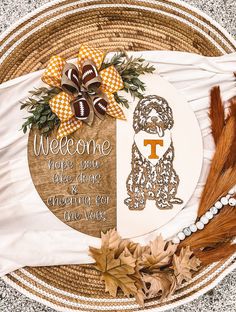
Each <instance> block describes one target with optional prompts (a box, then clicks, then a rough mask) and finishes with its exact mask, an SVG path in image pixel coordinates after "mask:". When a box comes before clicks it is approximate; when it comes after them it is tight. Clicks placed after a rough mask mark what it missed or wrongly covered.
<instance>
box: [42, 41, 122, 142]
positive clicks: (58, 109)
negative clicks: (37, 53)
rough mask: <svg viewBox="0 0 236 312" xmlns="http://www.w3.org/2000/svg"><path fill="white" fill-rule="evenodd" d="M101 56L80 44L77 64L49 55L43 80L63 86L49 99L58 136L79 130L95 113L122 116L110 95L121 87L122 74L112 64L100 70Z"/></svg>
mask: <svg viewBox="0 0 236 312" xmlns="http://www.w3.org/2000/svg"><path fill="white" fill-rule="evenodd" d="M104 56H105V54H104V53H103V52H102V51H100V50H99V49H95V48H91V47H89V46H87V45H82V46H81V47H80V50H79V54H78V67H77V66H75V65H74V64H72V63H67V62H66V61H65V60H64V59H63V58H61V57H60V56H53V57H51V59H50V61H49V64H48V66H47V68H46V69H45V71H44V74H43V77H42V80H43V82H45V83H46V84H48V85H50V86H52V87H59V88H61V89H62V92H60V93H59V94H57V95H56V96H54V97H53V98H52V99H51V100H50V101H49V105H50V108H51V110H52V111H53V112H54V113H55V114H56V115H57V116H58V118H59V119H60V127H59V129H58V133H57V138H58V139H60V138H63V137H64V136H67V135H69V134H71V133H73V132H75V131H76V130H78V129H79V128H80V127H81V126H82V122H86V123H87V124H89V125H91V124H92V122H93V119H94V113H95V114H96V115H97V116H98V117H99V118H101V119H103V118H104V117H105V114H106V113H107V114H109V115H110V116H112V117H115V118H118V119H125V115H124V113H123V111H122V109H121V108H120V106H119V104H118V103H117V102H116V100H115V98H114V95H113V93H115V92H117V91H119V90H121V89H123V87H124V85H123V81H122V78H121V76H120V74H119V73H118V71H117V70H116V69H115V67H114V66H113V65H112V66H109V67H107V68H105V69H103V70H100V68H101V65H102V62H103V59H104ZM99 70H100V71H99Z"/></svg>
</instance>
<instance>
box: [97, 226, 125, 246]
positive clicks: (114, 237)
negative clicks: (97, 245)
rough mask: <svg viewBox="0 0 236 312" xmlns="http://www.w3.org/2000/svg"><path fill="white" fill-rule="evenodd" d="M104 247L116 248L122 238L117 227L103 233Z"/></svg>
mask: <svg viewBox="0 0 236 312" xmlns="http://www.w3.org/2000/svg"><path fill="white" fill-rule="evenodd" d="M101 240H102V247H104V248H110V249H116V248H118V246H119V244H120V243H121V241H122V239H121V237H120V235H119V234H118V233H117V231H116V230H115V229H112V230H109V231H107V232H106V233H101Z"/></svg>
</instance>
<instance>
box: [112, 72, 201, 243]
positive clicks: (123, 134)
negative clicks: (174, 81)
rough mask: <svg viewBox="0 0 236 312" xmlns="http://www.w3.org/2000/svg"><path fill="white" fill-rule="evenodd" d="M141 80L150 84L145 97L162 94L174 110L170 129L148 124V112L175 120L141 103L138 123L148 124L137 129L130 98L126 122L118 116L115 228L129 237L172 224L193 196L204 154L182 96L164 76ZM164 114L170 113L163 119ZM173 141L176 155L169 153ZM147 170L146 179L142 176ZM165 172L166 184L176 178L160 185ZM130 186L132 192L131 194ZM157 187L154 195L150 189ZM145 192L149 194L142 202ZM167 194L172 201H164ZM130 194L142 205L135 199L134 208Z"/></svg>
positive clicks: (146, 77)
mask: <svg viewBox="0 0 236 312" xmlns="http://www.w3.org/2000/svg"><path fill="white" fill-rule="evenodd" d="M142 79H143V81H144V82H145V83H146V91H145V97H147V99H148V98H149V97H150V96H153V98H155V97H156V98H158V97H162V98H163V99H164V100H165V101H166V102H167V104H168V106H169V107H170V109H171V112H172V117H173V125H171V126H169V128H167V129H165V127H164V126H163V127H164V128H163V129H165V130H164V131H163V133H162V129H161V128H155V127H154V128H153V129H150V128H148V126H147V125H148V121H147V116H148V118H149V120H151V118H152V120H154V121H157V122H158V120H157V118H159V117H160V118H159V119H160V123H159V125H161V127H162V124H161V122H162V123H168V122H166V120H169V121H170V119H171V115H168V113H166V112H163V111H161V110H160V111H159V113H156V114H155V105H152V106H153V107H152V108H153V109H154V112H153V111H152V110H151V109H150V107H148V108H147V110H148V111H145V112H144V111H143V107H141V112H139V114H140V115H141V117H140V116H139V121H138V122H139V123H141V124H142V125H145V126H144V127H142V126H141V127H140V129H138V130H137V129H135V122H136V121H135V118H136V117H134V114H135V115H136V114H137V109H136V107H137V105H138V101H132V99H131V100H130V103H131V104H130V107H129V109H127V111H126V117H127V121H117V129H116V134H117V230H118V232H119V233H120V234H121V236H122V237H127V238H131V237H137V236H142V235H144V234H147V233H149V232H152V231H154V230H157V229H159V228H162V227H163V226H164V227H165V226H168V222H170V220H173V218H174V217H175V216H177V215H178V214H179V213H180V211H181V210H182V209H183V208H184V207H185V205H186V203H187V202H188V200H189V199H190V197H191V196H192V194H193V192H194V190H195V187H196V185H197V182H198V179H199V176H200V172H201V167H202V159H203V145H202V136H201V131H200V128H199V125H198V121H197V119H196V117H195V114H194V112H193V111H192V109H191V107H190V105H189V104H188V102H187V100H186V99H185V98H184V96H183V95H182V94H181V93H179V92H178V91H177V90H176V89H175V88H174V87H173V86H172V85H171V84H170V83H169V82H167V81H166V80H164V79H163V78H161V77H160V76H157V75H155V76H152V75H146V76H144V77H143V78H142ZM132 102H133V103H132ZM143 103H144V104H143V105H146V106H148V105H147V103H145V102H143ZM135 109H136V110H135ZM165 109H167V108H165ZM157 111H158V110H156V112H157ZM153 113H154V114H153ZM151 114H153V116H151ZM158 114H159V115H160V116H158ZM163 114H167V116H166V120H164V122H163ZM164 119H165V117H164ZM171 142H172V152H171V153H173V155H172V154H170V153H169V154H168V155H167V153H168V151H167V149H168V146H170V144H171ZM169 151H170V150H169ZM151 153H152V155H151ZM155 154H156V155H155ZM140 155H142V156H140ZM150 156H152V157H150ZM142 157H144V158H145V160H144V158H142ZM148 157H150V158H149V159H148ZM155 158H158V159H155ZM160 168H161V169H160ZM160 170H161V172H160ZM165 171H166V172H165ZM145 174H146V175H148V178H146V177H145V178H144V175H145ZM161 175H162V176H163V175H164V176H165V175H169V179H167V180H166V183H167V184H168V183H169V184H171V183H172V184H171V185H169V187H168V186H166V185H164V184H161V186H160V183H163V181H164V180H165V179H160V176H161ZM176 182H178V183H176ZM132 183H133V184H134V185H131V184H132ZM158 184H159V185H158ZM155 187H156V188H155ZM166 187H167V188H166ZM130 190H132V191H134V194H133V195H131V197H130V196H129V195H130V194H129V192H130ZM153 190H155V192H154V193H155V194H154V195H153V194H151V193H152V191H153ZM171 192H172V193H173V196H172V197H170V193H171ZM147 193H148V195H147ZM149 193H150V194H149ZM174 193H176V194H174ZM143 195H144V197H145V198H146V199H145V200H144V203H143V204H142V201H143ZM132 196H133V197H132ZM166 196H167V197H168V196H169V197H168V200H169V202H172V203H173V204H170V205H169V206H168V205H166V200H165V198H166ZM160 197H161V198H162V199H160ZM127 198H128V199H127ZM131 198H134V199H135V200H136V202H139V203H141V204H139V205H137V204H136V207H135V206H134V205H132V204H129V203H130V202H131V201H132V199H131ZM175 199H176V200H175ZM168 200H167V201H168ZM129 205H130V207H129ZM139 209H142V210H139Z"/></svg>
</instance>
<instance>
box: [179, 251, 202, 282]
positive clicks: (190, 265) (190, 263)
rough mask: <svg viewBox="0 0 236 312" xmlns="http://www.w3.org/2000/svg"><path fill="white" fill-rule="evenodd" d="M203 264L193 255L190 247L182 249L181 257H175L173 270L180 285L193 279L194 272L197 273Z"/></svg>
mask: <svg viewBox="0 0 236 312" xmlns="http://www.w3.org/2000/svg"><path fill="white" fill-rule="evenodd" d="M200 264H201V262H200V260H199V259H198V258H197V257H195V256H194V255H193V252H192V251H191V250H190V247H186V248H182V249H181V251H180V255H179V256H177V255H174V257H173V269H174V274H175V276H176V278H177V282H178V284H179V285H180V284H182V283H183V281H188V280H190V279H191V278H192V271H197V270H198V268H199V266H200Z"/></svg>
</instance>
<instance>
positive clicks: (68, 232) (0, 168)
mask: <svg viewBox="0 0 236 312" xmlns="http://www.w3.org/2000/svg"><path fill="white" fill-rule="evenodd" d="M132 54H134V55H137V54H140V53H138V52H137V53H132ZM141 55H142V56H143V57H144V58H145V59H146V60H147V61H148V62H149V63H152V64H153V65H154V66H155V67H156V68H157V74H160V75H161V76H162V77H163V78H165V79H167V80H168V81H169V82H170V83H172V84H173V85H174V86H175V87H176V88H177V90H178V91H179V92H181V93H183V94H184V96H185V97H186V98H187V100H188V102H189V105H190V106H191V108H192V109H193V111H194V112H195V114H196V117H197V119H198V121H199V125H200V128H201V131H202V136H203V143H204V161H203V168H202V173H201V176H200V179H199V183H198V185H197V188H196V190H195V193H194V194H193V196H192V198H191V200H190V201H189V203H188V205H187V207H186V208H185V209H183V210H182V211H181V213H179V214H178V215H177V217H176V218H175V219H173V220H172V221H171V222H170V223H168V226H165V227H163V228H162V229H161V233H162V235H163V236H164V238H169V237H171V236H172V235H174V234H175V233H176V232H178V231H179V230H181V229H182V228H183V227H185V226H187V225H189V224H191V223H192V222H193V221H194V220H195V218H196V213H197V207H198V202H199V197H200V194H201V191H202V188H203V185H204V182H205V179H206V174H207V171H208V169H209V164H210V160H211V158H212V155H213V152H214V144H213V141H212V137H211V132H210V122H209V118H208V107H209V91H210V89H211V87H213V86H215V85H220V87H221V91H222V95H223V99H224V100H225V101H227V100H228V99H229V98H231V97H232V96H234V95H236V82H235V78H234V75H233V71H236V53H234V54H229V55H224V56H222V57H214V58H208V57H203V56H199V55H195V54H189V53H183V52H170V51H168V52H167V51H152V52H148V51H145V52H141ZM41 75H42V71H38V72H35V73H31V74H28V75H25V76H23V77H20V78H17V79H14V80H12V81H8V82H6V83H4V84H2V85H0V125H1V127H0V276H3V275H5V274H7V273H9V272H11V271H14V270H15V269H18V268H20V267H24V266H47V265H59V264H80V263H89V262H91V261H92V259H91V258H90V257H89V256H88V246H89V245H91V246H98V245H99V244H100V240H99V239H97V238H93V237H90V236H88V235H85V234H82V233H79V232H77V231H75V230H73V229H72V228H70V227H69V226H67V225H66V224H64V223H62V222H61V221H60V220H58V219H57V218H56V217H55V216H54V215H53V214H52V213H51V212H50V210H49V209H48V208H47V207H46V206H45V205H44V203H43V201H42V200H41V198H40V196H39V195H38V193H37V191H36V189H35V187H34V185H33V182H32V180H31V177H30V172H29V169H28V163H27V139H28V138H27V135H24V134H23V132H22V131H20V128H21V124H22V119H23V118H24V117H26V116H27V112H25V111H20V109H19V108H20V104H19V102H20V101H23V100H24V99H25V98H26V97H27V96H28V91H29V90H32V89H33V88H34V87H39V86H41V85H42V84H43V83H42V82H41V81H40V77H41ZM226 106H227V102H226ZM156 234H157V233H156V232H153V233H151V234H149V235H146V236H143V237H142V238H141V239H139V241H140V242H142V243H144V242H147V241H149V240H150V239H152V238H154V237H155V236H156Z"/></svg>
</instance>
